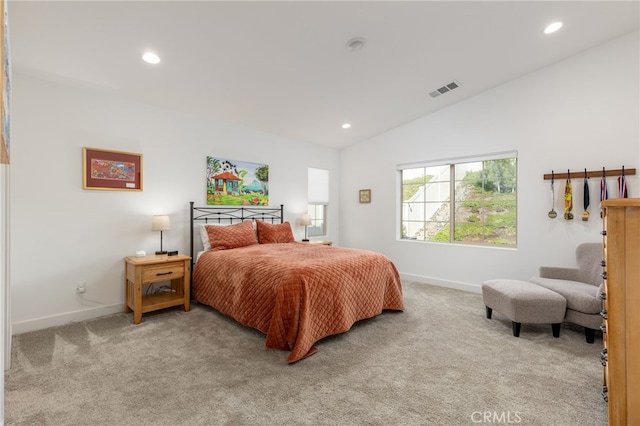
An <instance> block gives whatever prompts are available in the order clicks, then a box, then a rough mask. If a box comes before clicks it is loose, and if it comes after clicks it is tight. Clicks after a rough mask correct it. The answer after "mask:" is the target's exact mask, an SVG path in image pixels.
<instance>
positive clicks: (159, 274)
mask: <svg viewBox="0 0 640 426" xmlns="http://www.w3.org/2000/svg"><path fill="white" fill-rule="evenodd" d="M171 274H173V271H169V272H158V273H157V274H156V277H159V276H161V275H171Z"/></svg>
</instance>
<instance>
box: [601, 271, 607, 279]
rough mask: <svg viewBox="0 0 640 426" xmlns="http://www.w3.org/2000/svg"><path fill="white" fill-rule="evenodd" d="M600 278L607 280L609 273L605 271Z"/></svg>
mask: <svg viewBox="0 0 640 426" xmlns="http://www.w3.org/2000/svg"><path fill="white" fill-rule="evenodd" d="M600 276H601V277H602V278H604V279H605V280H606V279H607V272H606V271H605V272H603V273H601V274H600Z"/></svg>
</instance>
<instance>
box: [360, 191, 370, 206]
mask: <svg viewBox="0 0 640 426" xmlns="http://www.w3.org/2000/svg"><path fill="white" fill-rule="evenodd" d="M359 199H360V202H361V203H370V202H371V190H370V189H361V190H360V198H359Z"/></svg>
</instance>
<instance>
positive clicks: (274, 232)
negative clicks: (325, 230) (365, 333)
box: [190, 202, 404, 363]
mask: <svg viewBox="0 0 640 426" xmlns="http://www.w3.org/2000/svg"><path fill="white" fill-rule="evenodd" d="M190 204H191V250H192V253H191V255H192V258H193V259H197V260H196V262H195V265H194V266H193V268H192V271H193V276H192V280H191V283H192V290H191V294H192V297H193V298H194V299H195V300H196V301H197V302H199V303H202V304H205V305H208V306H211V307H212V308H214V309H216V310H217V311H219V312H221V313H222V314H224V315H228V316H230V317H232V318H233V319H235V320H236V321H238V322H239V323H240V324H243V325H245V326H248V327H252V328H255V329H257V330H260V331H261V332H262V333H264V334H265V335H266V342H265V345H266V347H267V348H273V349H281V350H284V351H290V353H289V356H288V359H287V361H288V362H289V363H294V362H297V361H299V360H302V359H304V358H307V357H309V356H311V355H313V354H314V353H316V352H317V349H316V348H315V347H314V344H315V343H316V342H317V341H319V340H320V339H322V338H324V337H327V336H330V335H334V334H338V333H343V332H346V331H348V330H349V329H350V328H351V326H352V325H353V324H354V323H356V322H357V321H359V320H362V319H366V318H371V317H374V316H376V315H379V314H381V313H383V312H384V311H402V310H403V309H404V304H403V298H402V286H401V283H400V277H399V275H398V271H397V269H396V267H395V266H394V264H393V263H392V262H391V261H390V260H389V259H388V258H387V257H386V256H384V255H382V254H380V253H375V252H372V251H368V250H360V249H351V248H342V247H336V246H329V245H319V244H308V243H304V242H295V241H294V240H293V234H292V232H291V227H290V225H289V223H288V222H284V221H283V207H282V206H280V208H251V207H237V208H235V207H233V208H231V207H194V204H193V202H191V203H190ZM196 235H197V236H202V237H203V238H202V242H203V249H204V250H202V251H201V252H198V253H195V251H196V249H195V244H196V240H197V238H196ZM207 237H208V241H207ZM207 243H208V244H209V245H210V247H208V246H207Z"/></svg>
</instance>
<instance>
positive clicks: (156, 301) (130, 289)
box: [124, 254, 191, 324]
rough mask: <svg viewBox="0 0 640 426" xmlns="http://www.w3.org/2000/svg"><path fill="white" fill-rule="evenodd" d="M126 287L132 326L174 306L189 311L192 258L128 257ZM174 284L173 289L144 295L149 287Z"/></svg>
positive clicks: (126, 305)
mask: <svg viewBox="0 0 640 426" xmlns="http://www.w3.org/2000/svg"><path fill="white" fill-rule="evenodd" d="M124 269H125V273H124V276H125V278H124V284H125V296H126V302H125V308H124V311H125V312H126V313H129V312H132V311H133V323H134V324H140V322H141V321H142V314H143V313H145V312H151V311H155V310H158V309H164V308H168V307H171V306H179V305H184V310H185V312H189V309H190V308H191V307H190V297H191V295H190V286H189V277H190V275H191V273H190V271H191V257H189V256H185V255H182V254H178V255H176V256H167V255H156V256H143V257H135V256H127V257H125V258H124ZM161 281H171V289H170V290H169V291H163V292H160V293H156V294H149V295H143V287H144V286H145V285H146V284H152V283H157V282H161Z"/></svg>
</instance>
